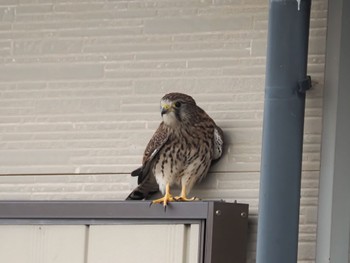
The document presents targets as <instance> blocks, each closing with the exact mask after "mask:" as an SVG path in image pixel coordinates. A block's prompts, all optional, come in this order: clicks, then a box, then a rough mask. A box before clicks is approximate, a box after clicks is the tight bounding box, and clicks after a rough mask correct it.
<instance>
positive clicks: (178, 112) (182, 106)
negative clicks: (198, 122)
mask: <svg viewBox="0 0 350 263" xmlns="http://www.w3.org/2000/svg"><path fill="white" fill-rule="evenodd" d="M194 108H196V102H195V100H194V99H193V98H192V97H191V96H189V95H186V94H183V93H169V94H166V95H165V96H164V97H163V98H162V99H161V101H160V111H161V115H162V118H163V121H164V123H165V124H166V125H168V126H170V127H175V126H176V125H178V124H179V123H186V122H187V121H190V118H191V115H192V114H191V113H192V112H193V110H194Z"/></svg>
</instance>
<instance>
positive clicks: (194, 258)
mask: <svg viewBox="0 0 350 263" xmlns="http://www.w3.org/2000/svg"><path fill="white" fill-rule="evenodd" d="M185 227H186V239H185V240H186V242H185V244H186V251H185V260H184V263H193V262H198V260H199V258H198V255H199V245H200V243H199V234H200V233H199V225H198V224H192V225H186V226H185Z"/></svg>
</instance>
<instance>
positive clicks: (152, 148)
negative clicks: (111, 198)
mask: <svg viewBox="0 0 350 263" xmlns="http://www.w3.org/2000/svg"><path fill="white" fill-rule="evenodd" d="M168 138H169V133H168V130H167V129H166V128H165V125H164V123H163V122H162V123H161V124H160V125H159V127H158V129H157V130H156V132H155V133H154V134H153V137H152V138H151V140H150V141H149V142H148V144H147V147H146V150H145V152H144V155H143V160H142V166H141V167H139V168H138V169H136V170H135V171H133V172H132V173H131V176H138V180H137V182H138V184H139V185H138V186H137V187H136V189H134V190H133V191H132V192H131V193H130V195H129V196H128V197H127V198H126V199H127V200H140V199H144V198H147V197H148V196H149V195H151V194H153V193H154V192H157V191H158V184H157V182H156V180H155V178H154V175H153V173H152V171H151V169H152V167H151V166H152V163H153V162H152V161H153V159H154V157H155V156H157V154H158V153H159V151H160V149H162V147H163V146H164V144H165V143H166V142H167V140H168Z"/></svg>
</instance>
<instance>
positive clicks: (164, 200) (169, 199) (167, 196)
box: [152, 194, 176, 206]
mask: <svg viewBox="0 0 350 263" xmlns="http://www.w3.org/2000/svg"><path fill="white" fill-rule="evenodd" d="M174 201H176V200H175V199H174V197H173V196H172V195H171V194H165V195H164V196H163V197H162V198H159V199H156V200H153V201H152V204H161V203H163V206H167V204H168V203H169V202H174Z"/></svg>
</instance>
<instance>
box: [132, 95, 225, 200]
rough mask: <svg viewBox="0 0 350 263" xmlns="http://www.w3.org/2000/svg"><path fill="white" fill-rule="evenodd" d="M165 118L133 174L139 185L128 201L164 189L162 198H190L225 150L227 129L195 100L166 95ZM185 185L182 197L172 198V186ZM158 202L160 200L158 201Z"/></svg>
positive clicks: (163, 112) (142, 197)
mask: <svg viewBox="0 0 350 263" xmlns="http://www.w3.org/2000/svg"><path fill="white" fill-rule="evenodd" d="M160 105H161V115H162V119H163V121H162V122H161V123H160V125H159V127H158V129H157V130H156V132H155V133H154V135H153V137H152V138H151V140H150V141H149V143H148V145H147V147H146V150H145V152H144V156H143V160H142V166H141V167H140V168H138V169H136V170H135V171H133V172H132V173H131V175H132V176H137V177H138V184H139V185H138V186H137V188H136V189H135V190H134V191H132V192H131V193H130V195H129V196H128V197H127V200H141V199H145V198H146V199H147V198H148V197H149V196H151V195H152V194H153V193H155V192H157V191H158V190H160V191H161V192H162V193H163V194H165V196H167V197H164V198H163V199H164V200H165V199H167V201H164V200H163V199H159V200H160V201H159V202H163V203H164V205H166V203H167V202H169V201H174V200H175V201H179V200H181V201H187V200H190V199H187V197H186V195H187V194H188V193H189V192H190V190H191V189H192V187H193V186H194V184H195V183H196V182H198V181H200V180H201V179H202V178H203V177H204V176H205V175H206V174H207V172H208V170H209V167H210V165H211V163H212V161H214V160H218V159H219V158H220V157H221V156H222V153H223V132H222V130H221V129H220V128H219V127H218V126H217V125H216V124H215V122H214V121H213V120H212V119H211V118H210V117H209V116H208V115H207V114H206V112H205V111H204V110H202V109H201V108H200V107H198V106H197V105H196V102H195V101H194V99H193V98H192V97H190V96H188V95H186V94H182V93H169V94H166V95H165V96H164V97H163V98H162V99H161V102H160ZM174 184H177V185H181V187H182V191H181V196H179V197H174V198H173V197H172V196H171V195H170V193H169V189H170V187H171V186H172V185H174ZM156 202H157V201H156Z"/></svg>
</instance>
